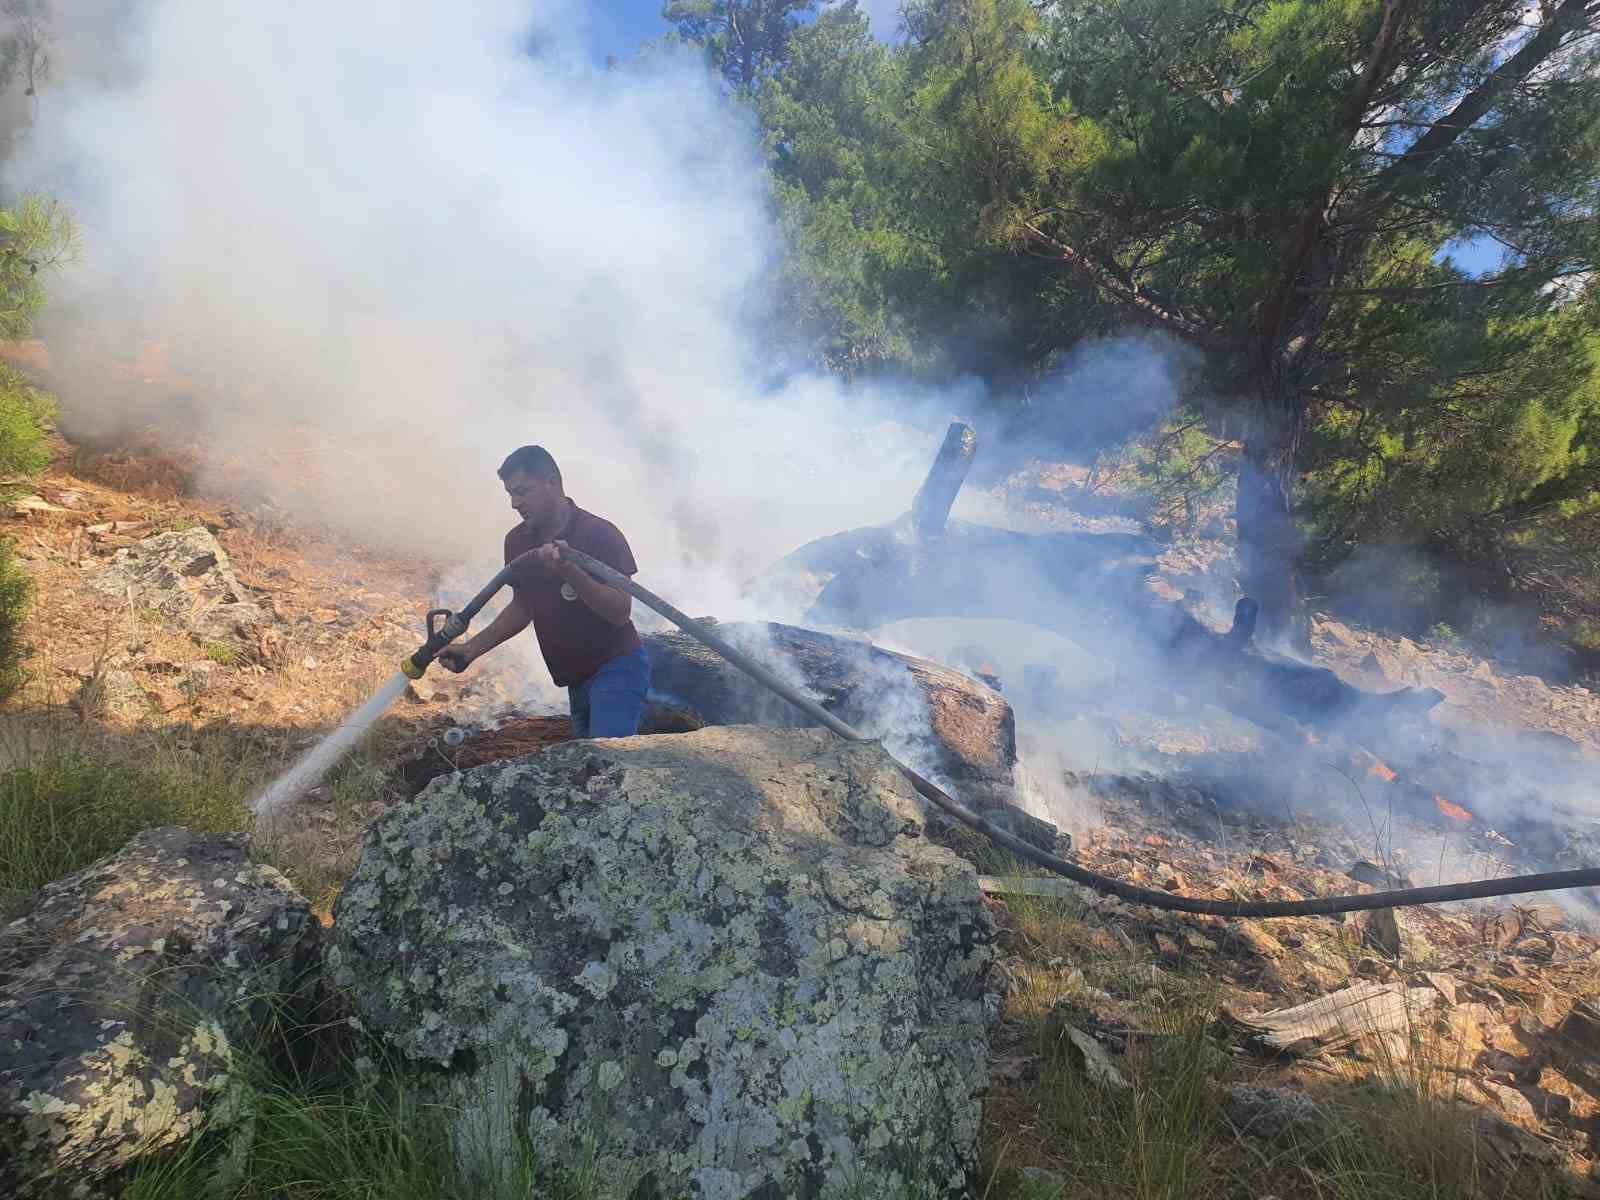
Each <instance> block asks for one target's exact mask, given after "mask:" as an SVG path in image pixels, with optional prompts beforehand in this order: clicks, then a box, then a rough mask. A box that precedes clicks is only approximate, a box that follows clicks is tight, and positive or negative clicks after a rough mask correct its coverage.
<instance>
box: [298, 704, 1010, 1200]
mask: <svg viewBox="0 0 1600 1200" xmlns="http://www.w3.org/2000/svg"><path fill="white" fill-rule="evenodd" d="M921 834H922V821H921V817H920V816H919V807H918V804H917V801H916V799H915V796H914V795H913V793H912V792H911V790H910V788H909V786H908V785H907V784H906V782H905V780H904V778H903V777H902V776H901V774H900V773H899V772H898V771H897V770H896V769H895V768H894V766H893V765H892V763H891V761H890V760H889V758H888V757H887V756H886V755H885V754H884V752H883V751H882V750H881V749H880V748H879V747H877V746H875V745H858V744H850V743H846V742H844V741H841V740H839V739H837V738H835V737H833V736H832V735H831V734H828V733H825V732H822V731H818V730H773V729H762V728H754V727H748V726H735V727H721V728H713V729H705V730H701V731H698V732H694V733H685V734H674V735H662V736H656V737H638V738H626V739H617V740H606V741H581V742H571V743H568V744H566V745H561V746H554V747H551V748H549V749H547V750H545V751H544V752H543V753H541V754H539V755H538V756H536V757H533V758H529V759H524V760H520V761H516V762H511V763H505V764H493V765H489V766H483V767H479V768H476V769H474V770H472V771H468V772H464V773H462V774H459V775H450V776H444V777H441V778H439V779H436V780H435V781H434V782H433V783H432V784H430V785H429V787H428V788H427V789H426V790H425V791H423V792H422V793H421V794H420V795H419V796H417V797H416V798H415V799H413V800H410V801H407V802H406V803H404V804H401V805H399V806H397V807H395V808H393V809H391V810H390V811H389V812H388V813H387V814H386V815H385V816H384V817H383V818H382V819H381V820H379V821H378V822H377V824H376V825H374V826H373V828H372V829H371V830H370V831H369V833H368V835H367V841H366V843H365V845H364V847H363V851H362V855H361V860H360V863H359V865H358V867H357V869H356V872H355V875H354V877H353V878H352V879H351V880H350V882H349V883H348V884H347V885H346V886H345V888H344V891H343V893H342V894H341V896H340V899H339V903H338V908H337V910H336V914H335V922H334V929H335V935H334V943H333V945H332V946H331V947H330V949H329V952H328V964H329V968H330V970H331V973H332V978H333V982H334V984H335V985H336V986H340V987H341V988H343V989H344V990H345V991H346V993H347V994H348V995H349V996H350V998H351V999H352V1001H353V1002H354V1003H355V1004H356V1005H357V1006H358V1009H359V1011H360V1016H361V1019H362V1021H363V1023H364V1024H365V1025H366V1026H367V1027H368V1028H369V1029H370V1030H372V1031H374V1032H376V1033H379V1034H381V1036H382V1037H383V1038H384V1039H386V1041H387V1042H388V1043H390V1045H391V1046H393V1047H395V1048H397V1049H398V1050H399V1051H400V1052H401V1053H402V1054H403V1055H404V1056H406V1057H408V1058H409V1059H411V1060H413V1061H414V1062H416V1063H417V1064H419V1067H420V1068H422V1069H421V1070H419V1072H418V1075H419V1078H420V1079H422V1080H424V1081H428V1080H431V1081H433V1083H432V1084H431V1086H434V1087H437V1088H439V1089H441V1090H442V1091H443V1092H444V1093H446V1095H445V1096H444V1097H442V1098H443V1099H447V1100H448V1102H449V1104H450V1106H451V1111H454V1112H457V1113H459V1114H460V1115H459V1118H458V1122H459V1123H458V1125H457V1130H456V1134H457V1139H458V1146H459V1147H460V1149H461V1150H462V1152H463V1153H464V1155H465V1156H466V1161H467V1162H468V1164H469V1170H471V1171H474V1172H482V1173H484V1174H492V1173H494V1172H495V1171H497V1170H498V1169H500V1168H501V1167H507V1166H509V1165H510V1164H512V1163H513V1162H514V1161H515V1159H516V1155H517V1147H518V1145H519V1144H521V1145H528V1146H531V1148H532V1150H533V1155H534V1161H536V1162H539V1163H542V1164H545V1165H546V1166H552V1167H553V1168H554V1169H555V1170H557V1171H561V1170H563V1169H565V1170H570V1171H582V1173H583V1174H584V1176H585V1178H586V1179H587V1180H588V1181H590V1186H591V1187H592V1188H593V1192H592V1193H591V1194H594V1195H597V1196H601V1197H607V1198H612V1200H623V1198H627V1197H646V1196H654V1197H660V1198H663V1200H666V1198H675V1197H680V1196H688V1197H697V1198H701V1200H744V1198H762V1200H766V1198H771V1200H777V1198H779V1197H791V1196H792V1197H826V1196H834V1195H839V1196H845V1195H849V1196H855V1195H862V1196H889V1195H895V1194H899V1190H900V1189H901V1188H902V1187H903V1186H906V1185H910V1186H912V1187H915V1188H917V1189H918V1190H919V1194H924V1195H951V1196H954V1195H960V1194H962V1192H963V1191H964V1190H965V1189H967V1188H969V1187H971V1185H972V1183H973V1171H974V1167H975V1160H976V1152H977V1137H978V1125H979V1117H980V1099H979V1097H980V1095H981V1093H982V1091H983V1089H984V1088H985V1087H986V1085H987V1082H988V1026H987V1024H986V1013H985V1008H986V1004H985V1001H986V988H987V986H988V975H989V971H990V967H991V964H992V962H993V957H994V949H993V936H994V930H993V926H992V924H991V922H990V920H989V917H988V914H987V912H986V910H985V908H984V906H983V903H982V901H981V898H980V894H979V891H978V886H977V879H976V877H975V875H974V874H973V870H972V867H971V866H970V865H968V864H967V863H965V862H964V861H962V860H961V859H959V858H957V857H956V856H955V855H954V854H952V853H950V852H949V851H947V850H945V849H943V848H941V847H939V846H936V845H934V844H932V843H930V842H929V841H928V840H927V839H926V838H924V837H922V836H921ZM524 1139H525V1140H524Z"/></svg>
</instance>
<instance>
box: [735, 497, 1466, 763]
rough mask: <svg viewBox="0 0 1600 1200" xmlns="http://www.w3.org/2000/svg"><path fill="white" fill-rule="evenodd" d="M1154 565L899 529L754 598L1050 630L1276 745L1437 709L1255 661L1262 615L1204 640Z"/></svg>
mask: <svg viewBox="0 0 1600 1200" xmlns="http://www.w3.org/2000/svg"><path fill="white" fill-rule="evenodd" d="M1273 482H1275V484H1276V491H1275V492H1274V493H1271V495H1275V496H1276V497H1277V501H1276V502H1275V507H1271V508H1269V509H1268V514H1269V516H1271V517H1272V518H1273V520H1274V521H1275V522H1276V524H1275V525H1274V524H1269V525H1268V530H1269V532H1272V531H1274V530H1275V531H1276V537H1277V538H1278V539H1280V540H1279V542H1278V544H1277V547H1272V546H1269V547H1268V551H1269V555H1270V557H1264V558H1262V559H1259V560H1258V561H1260V562H1263V563H1265V564H1268V565H1270V566H1272V567H1274V569H1277V568H1281V566H1282V564H1283V563H1285V562H1286V561H1287V562H1289V563H1292V562H1293V559H1292V558H1290V559H1287V560H1286V559H1285V558H1284V557H1282V553H1281V551H1282V548H1283V547H1284V545H1285V542H1284V541H1283V540H1282V539H1286V538H1287V537H1288V532H1286V530H1287V531H1292V529H1293V526H1292V524H1291V523H1289V522H1288V520H1287V514H1288V506H1287V503H1286V502H1284V495H1285V493H1284V488H1283V484H1284V482H1285V481H1284V477H1283V476H1282V475H1281V474H1279V475H1277V476H1275V477H1274V480H1273ZM1274 549H1276V550H1277V551H1278V553H1276V554H1272V553H1271V552H1272V551H1273V550H1274ZM1157 553H1158V547H1157V546H1156V545H1155V544H1154V543H1153V542H1152V541H1151V540H1150V539H1148V538H1145V537H1141V536H1138V535H1133V534H1084V533H1054V534H1027V533H1017V532H1014V531H1011V530H1004V529H993V528H989V527H987V526H982V525H969V524H966V523H965V522H960V521H953V522H949V523H948V524H947V526H946V528H945V530H944V532H943V534H942V535H941V536H940V537H938V538H936V539H933V540H931V541H922V540H920V539H918V538H917V537H916V536H915V533H914V529H913V527H912V525H911V523H910V522H908V521H906V520H904V519H902V520H899V521H895V522H893V523H891V524H889V525H883V526H874V527H869V528H866V529H855V530H850V531H848V532H844V533H837V534H834V535H832V536H831V537H825V538H821V539H819V540H817V541H815V542H812V543H810V544H809V545H807V546H803V547H801V548H800V549H799V550H797V551H795V552H794V553H793V554H791V555H789V556H787V557H786V558H784V559H782V560H781V561H779V562H778V563H776V564H774V566H773V567H772V568H771V569H770V570H769V571H768V572H767V573H766V575H765V576H764V577H763V578H762V579H761V580H759V581H757V584H756V593H757V594H758V596H760V597H761V599H763V600H764V601H767V602H772V603H776V604H779V605H780V606H782V607H785V608H789V609H794V610H798V611H802V612H803V613H804V619H805V621H806V622H807V623H814V624H819V625H824V626H834V627H839V628H852V629H873V628H876V627H878V626H880V625H885V624H888V623H890V622H893V621H897V620H904V619H907V618H912V617H1001V618H1006V619H1010V620H1015V621H1023V622H1026V623H1028V624H1032V625H1038V626H1041V627H1044V628H1047V629H1054V630H1057V631H1058V632H1060V633H1062V634H1063V635H1064V636H1066V637H1068V638H1071V639H1073V640H1074V641H1076V642H1078V644H1080V645H1082V646H1084V647H1085V648H1086V649H1088V650H1090V651H1091V652H1094V653H1101V654H1105V655H1107V656H1109V657H1114V658H1116V659H1117V660H1118V661H1119V662H1121V663H1122V664H1123V665H1124V666H1126V667H1127V668H1129V669H1130V670H1131V671H1132V672H1134V673H1136V674H1142V675H1144V676H1146V677H1148V678H1149V679H1150V680H1151V681H1161V683H1162V684H1163V685H1166V686H1171V687H1174V688H1176V689H1178V690H1180V691H1183V692H1184V693H1186V694H1188V695H1190V696H1193V697H1195V698H1197V699H1201V700H1203V701H1205V702H1208V703H1214V704H1217V705H1219V706H1220V707H1223V708H1226V709H1228V710H1229V711H1231V712H1234V713H1237V714H1239V715H1241V716H1244V717H1246V718H1248V719H1250V720H1252V721H1255V722H1257V723H1258V724H1261V725H1264V726H1267V727H1269V728H1274V729H1278V730H1280V731H1284V732H1293V731H1295V730H1296V729H1297V728H1298V727H1301V726H1305V727H1310V728H1312V729H1316V730H1320V731H1328V730H1331V729H1335V728H1344V729H1360V728H1362V727H1369V728H1370V727H1377V726H1381V725H1384V724H1388V723H1393V722H1396V721H1400V720H1402V719H1404V718H1405V717H1407V716H1411V715H1417V714H1421V713H1424V712H1426V711H1427V710H1428V709H1430V708H1432V707H1433V706H1434V705H1436V704H1437V703H1439V701H1440V700H1442V699H1443V696H1442V695H1441V694H1440V693H1438V692H1437V691H1434V690H1433V689H1431V688H1430V689H1410V688H1404V689H1401V690H1399V691H1396V692H1388V693H1374V692H1368V691H1364V690H1362V689H1361V688H1357V687H1352V686H1351V685H1349V684H1347V683H1344V682H1343V681H1342V680H1340V679H1339V678H1338V677H1337V676H1336V675H1334V673H1333V672H1332V671H1329V670H1326V669H1324V668H1321V667H1313V666H1309V665H1307V664H1306V663H1303V662H1297V661H1295V660H1293V659H1291V658H1286V657H1283V656H1281V655H1277V654H1273V653H1271V652H1269V651H1263V650H1259V649H1257V648H1256V647H1255V646H1254V645H1252V644H1251V642H1252V636H1253V635H1255V634H1256V632H1257V629H1258V626H1259V623H1260V620H1261V617H1262V615H1263V614H1262V612H1261V611H1260V609H1261V606H1259V605H1258V604H1254V603H1246V604H1241V605H1240V607H1239V610H1238V611H1237V612H1236V613H1235V619H1234V626H1233V628H1232V629H1231V630H1229V631H1228V632H1220V631H1217V630H1213V629H1211V628H1210V627H1208V626H1207V625H1205V624H1203V623H1202V622H1201V621H1199V620H1198V619H1196V618H1195V617H1194V616H1193V615H1192V614H1190V613H1189V612H1188V611H1186V610H1185V609H1184V607H1183V605H1182V604H1181V602H1180V601H1179V598H1178V596H1177V594H1176V592H1175V591H1174V590H1173V589H1172V588H1171V587H1170V586H1168V585H1166V584H1164V582H1163V581H1161V580H1160V579H1159V578H1158V576H1157V573H1156V556H1157ZM1290 580H1291V583H1292V580H1293V576H1292V575H1291V576H1290ZM1283 594H1284V593H1282V592H1280V593H1279V595H1280V596H1282V595H1283ZM1288 594H1289V595H1293V594H1294V593H1293V592H1292V591H1291V592H1289V593H1288ZM1250 599H1253V598H1250Z"/></svg>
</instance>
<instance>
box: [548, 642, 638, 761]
mask: <svg viewBox="0 0 1600 1200" xmlns="http://www.w3.org/2000/svg"><path fill="white" fill-rule="evenodd" d="M649 690H650V657H649V655H648V654H646V653H645V649H644V647H643V646H640V647H639V648H638V649H637V650H635V651H633V652H632V653H631V654H619V655H617V657H616V658H613V659H612V660H611V661H610V662H608V663H606V664H605V665H604V666H602V667H601V668H600V669H599V670H598V671H596V672H595V673H594V674H593V675H591V676H589V678H587V679H585V680H584V681H583V682H582V683H575V684H573V685H572V686H571V687H569V688H568V689H567V703H568V704H569V705H570V706H571V708H572V736H573V737H579V738H592V737H595V738H603V737H632V736H633V735H634V734H636V733H638V732H639V717H640V716H641V715H642V714H643V712H644V696H645V693H646V692H648V691H649Z"/></svg>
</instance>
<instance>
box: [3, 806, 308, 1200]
mask: <svg viewBox="0 0 1600 1200" xmlns="http://www.w3.org/2000/svg"><path fill="white" fill-rule="evenodd" d="M318 929H319V927H318V925H317V923H316V921H315V920H314V919H313V918H312V917H311V913H310V907H309V905H308V904H307V903H306V900H305V898H304V897H302V896H301V895H300V894H299V893H297V892H296V891H295V890H294V888H293V887H292V886H290V884H289V882H288V880H286V879H285V878H284V877H283V876H282V875H281V874H279V873H278V872H277V871H275V870H274V869H272V868H271V867H266V866H259V865H256V864H253V863H251V862H249V861H248V860H247V859H246V857H245V840H244V837H243V835H232V836H203V835H197V834H193V833H191V832H190V831H188V830H187V829H182V828H178V827H169V828H164V829H153V830H149V831H147V832H145V833H141V834H139V835H138V836H137V837H135V838H134V839H133V840H132V841H131V842H129V843H128V845H127V846H125V847H124V848H123V849H122V850H120V851H119V852H118V853H116V854H113V855H111V856H110V857H108V858H104V859H102V860H101V861H99V862H97V863H95V864H94V865H93V866H91V867H87V868H85V869H84V870H82V871H79V872H77V873H76V874H74V875H69V876H68V877H67V878H65V879H62V880H60V881H59V882H57V883H53V884H51V885H49V886H48V887H46V888H45V889H43V891H41V892H40V893H39V897H38V900H37V902H36V903H35V904H34V906H33V909H32V910H31V911H30V912H29V913H28V914H27V915H26V916H23V917H21V918H20V919H18V920H16V921H14V922H12V923H11V924H10V925H8V926H6V927H5V928H4V929H0V1196H17V1197H73V1198H75V1200H76V1198H80V1197H92V1196H99V1195H106V1194H112V1192H113V1190H114V1187H115V1185H116V1181H117V1177H118V1176H119V1175H120V1173H121V1172H122V1171H123V1169H124V1168H126V1167H127V1166H128V1165H129V1164H130V1163H132V1162H133V1161H134V1160H135V1159H136V1158H138V1157H140V1156H142V1155H146V1154H149V1153H152V1152H157V1151H160V1150H162V1149H164V1148H166V1147H169V1146H171V1145H173V1144H174V1143H176V1142H178V1141H179V1140H181V1139H182V1138H184V1137H185V1136H187V1135H188V1134H190V1133H192V1132H194V1131H195V1130H196V1129H197V1128H198V1127H199V1125H200V1123H201V1121H202V1119H203V1118H204V1116H205V1115H206V1113H207V1112H208V1111H210V1112H213V1113H214V1112H217V1111H218V1109H217V1106H218V1105H219V1104H226V1103H227V1102H228V1101H229V1100H230V1099H232V1089H231V1088H230V1086H229V1084H230V1071H231V1070H232V1068H233V1064H234V1055H235V1048H236V1047H239V1046H240V1045H242V1044H244V1043H245V1042H247V1040H248V1039H250V1038H252V1037H253V1036H255V1035H256V1034H257V1033H258V1032H259V1031H260V1030H261V1029H262V1028H264V1026H265V1022H266V1020H267V1018H268V1016H269V1004H270V1003H272V1002H273V1000H269V998H282V997H294V996H296V995H297V994H298V995H301V996H305V995H307V991H308V989H309V988H310V987H311V985H312V981H313V978H314V977H313V975H312V973H311V972H310V970H309V967H310V966H311V965H312V963H313V962H314V957H313V956H314V953H315V950H316V948H317V933H318Z"/></svg>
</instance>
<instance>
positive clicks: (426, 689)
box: [406, 679, 439, 704]
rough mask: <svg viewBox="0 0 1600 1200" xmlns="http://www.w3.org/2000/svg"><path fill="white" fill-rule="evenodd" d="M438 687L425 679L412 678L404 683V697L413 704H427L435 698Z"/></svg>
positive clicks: (437, 693)
mask: <svg viewBox="0 0 1600 1200" xmlns="http://www.w3.org/2000/svg"><path fill="white" fill-rule="evenodd" d="M438 695H439V689H438V688H436V687H434V686H433V684H431V683H429V682H428V681H427V680H426V679H413V680H412V681H411V682H410V683H408V684H406V699H407V700H410V701H411V702H412V703H413V704H428V703H430V702H432V701H433V700H435V699H437V698H438Z"/></svg>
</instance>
